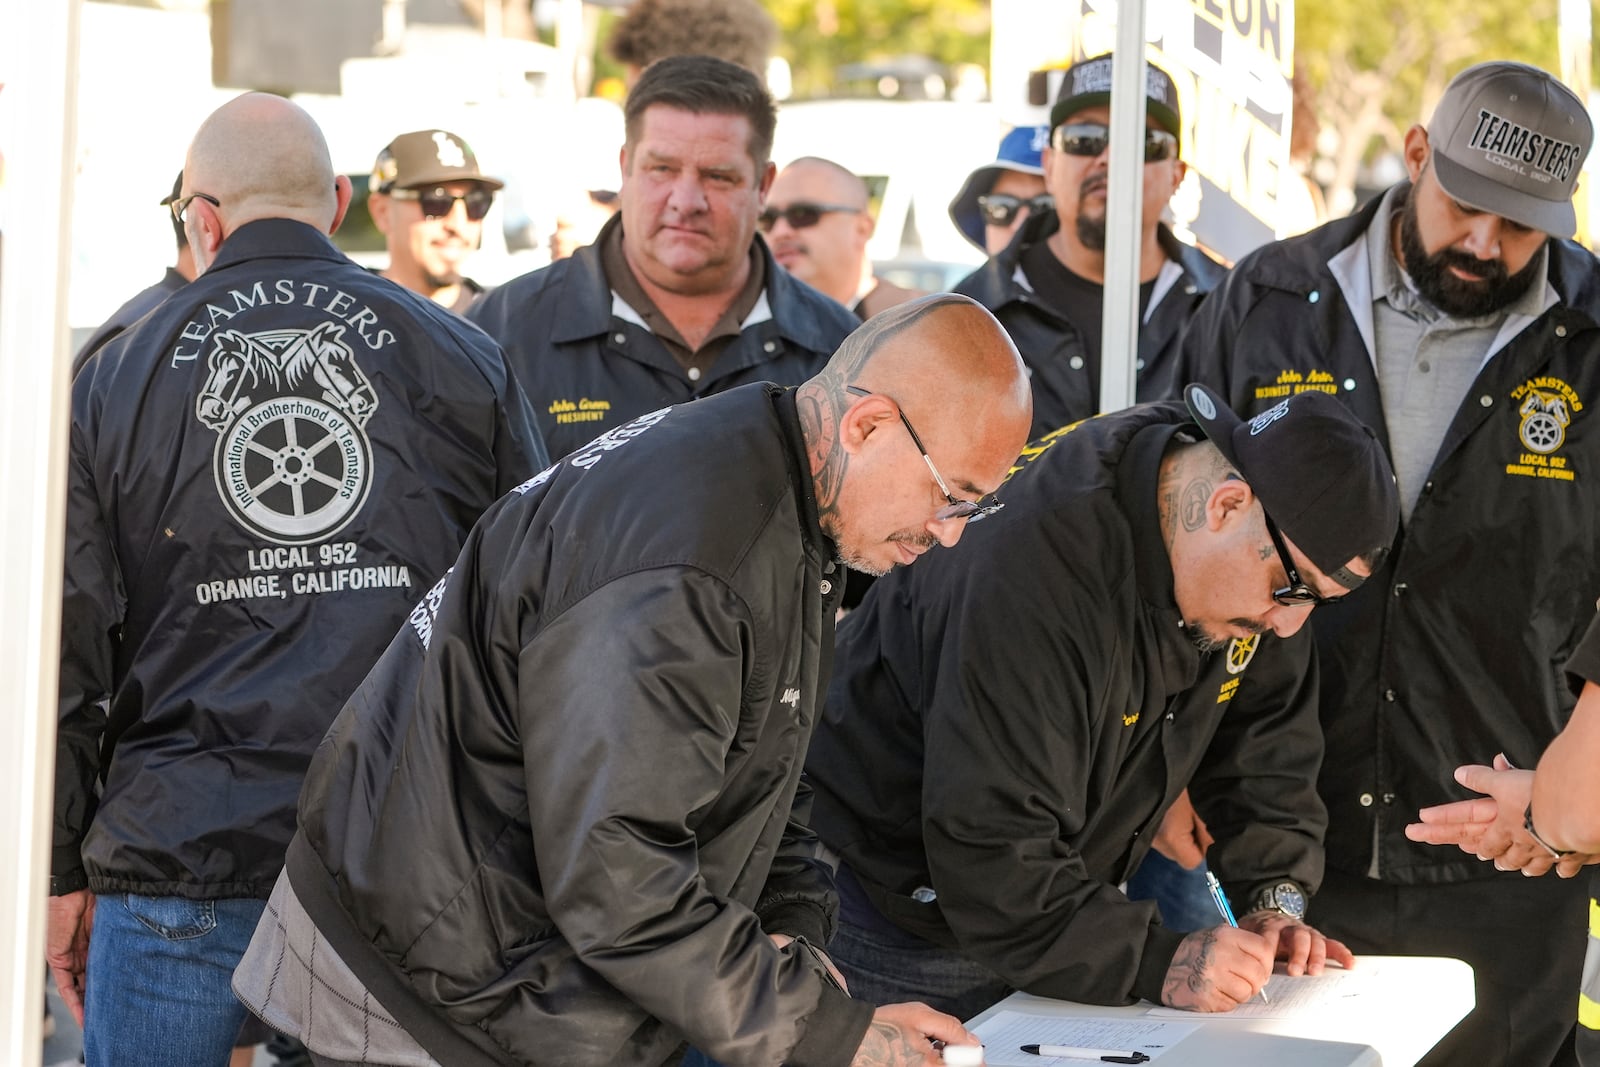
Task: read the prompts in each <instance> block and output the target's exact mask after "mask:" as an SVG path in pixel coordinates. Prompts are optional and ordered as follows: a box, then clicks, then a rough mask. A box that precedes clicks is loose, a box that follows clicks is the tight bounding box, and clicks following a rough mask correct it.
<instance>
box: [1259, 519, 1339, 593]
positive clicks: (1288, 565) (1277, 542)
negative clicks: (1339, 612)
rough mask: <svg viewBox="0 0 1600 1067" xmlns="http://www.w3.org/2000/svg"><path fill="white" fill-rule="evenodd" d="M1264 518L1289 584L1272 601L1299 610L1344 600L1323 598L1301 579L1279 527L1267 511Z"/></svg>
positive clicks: (1276, 591) (1275, 591) (1279, 590)
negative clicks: (1313, 605) (1306, 606)
mask: <svg viewBox="0 0 1600 1067" xmlns="http://www.w3.org/2000/svg"><path fill="white" fill-rule="evenodd" d="M1261 515H1262V518H1264V519H1266V520H1267V535H1268V536H1269V537H1271V538H1272V547H1273V548H1275V549H1277V550H1278V562H1279V563H1282V564H1283V573H1284V577H1285V578H1286V579H1287V580H1288V582H1289V584H1288V585H1286V586H1284V587H1283V588H1281V589H1274V590H1273V591H1272V599H1273V600H1276V601H1277V602H1278V603H1280V604H1282V605H1283V606H1284V607H1286V608H1298V607H1302V606H1304V605H1306V604H1337V603H1338V602H1339V601H1341V600H1343V599H1344V595H1343V594H1340V595H1339V596H1323V595H1322V594H1321V593H1319V592H1317V591H1316V590H1315V589H1313V588H1311V586H1309V585H1307V584H1306V583H1305V582H1304V581H1302V580H1301V578H1300V570H1299V568H1297V567H1296V566H1295V565H1294V560H1293V559H1291V558H1290V557H1289V549H1288V546H1286V545H1285V544H1284V543H1283V534H1281V533H1279V532H1278V526H1277V524H1276V523H1274V522H1273V521H1272V517H1271V516H1270V515H1268V514H1267V513H1266V512H1265V511H1263V512H1262V513H1261Z"/></svg>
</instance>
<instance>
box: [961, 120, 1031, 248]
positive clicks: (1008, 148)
mask: <svg viewBox="0 0 1600 1067" xmlns="http://www.w3.org/2000/svg"><path fill="white" fill-rule="evenodd" d="M1049 143H1050V127H1048V126H1018V127H1017V128H1016V129H1014V130H1012V131H1011V132H1010V133H1008V134H1006V135H1005V136H1004V137H1003V138H1001V139H1000V150H999V151H998V152H997V153H996V154H995V160H994V162H993V163H988V164H985V165H984V166H981V167H979V168H978V169H977V170H975V171H973V172H972V173H971V174H969V175H967V180H966V182H965V183H963V184H962V186H961V191H960V192H959V193H957V194H956V197H955V199H954V200H952V201H950V221H951V222H953V223H955V224H956V229H958V230H960V231H961V236H963V237H965V238H966V239H967V241H968V242H970V243H971V244H972V245H973V246H974V247H976V248H977V249H978V251H980V252H983V251H984V250H985V247H986V246H985V245H984V243H983V212H982V211H981V210H979V208H978V197H980V196H987V195H989V190H990V189H993V188H994V183H995V182H997V181H999V180H1000V175H1001V174H1003V173H1005V172H1006V171H1008V170H1009V171H1015V172H1016V173H1018V174H1038V175H1042V174H1044V159H1043V156H1044V149H1045V146H1046V145H1048V144H1049Z"/></svg>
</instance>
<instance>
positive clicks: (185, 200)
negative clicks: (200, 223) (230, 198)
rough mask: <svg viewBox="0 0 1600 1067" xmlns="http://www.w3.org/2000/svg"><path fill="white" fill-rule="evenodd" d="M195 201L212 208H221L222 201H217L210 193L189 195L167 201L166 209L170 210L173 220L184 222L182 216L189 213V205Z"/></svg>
mask: <svg viewBox="0 0 1600 1067" xmlns="http://www.w3.org/2000/svg"><path fill="white" fill-rule="evenodd" d="M195 200H204V201H205V202H206V203H208V204H210V205H211V206H212V207H221V206H222V201H221V200H218V199H217V198H216V197H214V196H212V195H211V194H210V193H190V194H189V195H188V196H181V197H179V198H178V199H176V200H170V201H168V202H167V207H169V208H171V209H172V217H173V218H175V219H177V220H178V221H179V222H185V221H187V220H186V219H185V218H184V216H185V215H187V214H188V213H189V204H190V203H191V202H192V201H195Z"/></svg>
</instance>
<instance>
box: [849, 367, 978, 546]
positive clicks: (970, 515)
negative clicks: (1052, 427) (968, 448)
mask: <svg viewBox="0 0 1600 1067" xmlns="http://www.w3.org/2000/svg"><path fill="white" fill-rule="evenodd" d="M844 389H845V392H847V393H854V394H855V395H856V396H871V395H872V390H871V389H862V388H861V387H860V386H855V385H847V386H845V387H844ZM884 396H885V397H886V398H887V399H889V400H891V401H893V403H894V409H895V411H897V412H899V413H900V422H901V423H902V424H903V425H904V426H905V428H906V433H908V434H910V435H911V443H912V444H914V445H916V446H917V451H918V452H920V453H922V462H924V463H926V464H927V465H928V473H929V474H932V475H933V484H934V485H937V486H938V487H939V492H941V493H943V494H944V498H945V499H946V500H948V501H950V503H948V504H946V505H945V506H944V507H942V508H939V509H938V510H936V511H935V512H934V513H933V517H934V518H935V519H937V520H939V521H940V522H948V521H949V520H950V519H966V520H967V521H968V522H978V521H980V520H982V519H987V518H988V517H989V516H990V515H993V514H994V513H995V512H997V511H999V510H1000V509H1001V508H1003V507H1005V505H1004V504H1002V503H1000V501H998V500H996V501H994V502H993V503H990V504H980V503H978V502H977V501H976V500H959V499H957V498H956V495H955V494H954V493H952V492H951V491H950V487H949V486H948V485H946V484H945V482H944V479H943V478H942V477H940V475H939V468H938V467H935V466H934V465H933V460H932V459H930V458H929V457H928V450H927V448H926V447H924V446H923V444H922V438H920V437H918V436H917V429H916V427H915V426H912V425H911V420H910V419H908V418H906V409H905V408H903V407H901V406H900V402H899V401H898V400H895V399H894V398H893V397H890V396H888V394H884Z"/></svg>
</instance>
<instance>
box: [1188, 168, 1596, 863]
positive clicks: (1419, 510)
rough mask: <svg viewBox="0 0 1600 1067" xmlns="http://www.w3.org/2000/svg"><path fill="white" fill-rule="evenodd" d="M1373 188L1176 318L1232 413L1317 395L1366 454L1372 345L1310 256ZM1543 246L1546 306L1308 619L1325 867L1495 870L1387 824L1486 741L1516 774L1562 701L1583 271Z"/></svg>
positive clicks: (1586, 613) (1578, 600)
mask: <svg viewBox="0 0 1600 1067" xmlns="http://www.w3.org/2000/svg"><path fill="white" fill-rule="evenodd" d="M1381 203H1382V197H1379V198H1376V199H1374V200H1373V202H1372V203H1371V204H1370V205H1368V207H1367V208H1366V209H1365V210H1363V211H1361V212H1360V213H1358V214H1357V215H1355V216H1353V217H1351V218H1349V219H1343V220H1340V221H1338V222H1332V223H1329V224H1327V225H1326V226H1323V227H1321V228H1319V229H1316V230H1313V231H1311V232H1310V233H1308V234H1304V235H1302V236H1300V237H1294V238H1290V239H1289V240H1287V241H1283V242H1280V243H1278V244H1275V245H1268V246H1266V247H1265V248H1262V249H1259V250H1257V251H1256V252H1254V253H1252V254H1251V255H1249V256H1247V257H1245V258H1244V259H1242V260H1240V262H1239V265H1238V266H1237V267H1235V268H1234V271H1233V273H1232V274H1231V275H1230V276H1229V278H1228V281H1227V282H1226V283H1225V284H1224V285H1223V286H1222V287H1221V288H1220V289H1218V290H1217V292H1216V293H1214V294H1213V295H1212V296H1211V297H1210V299H1208V300H1207V301H1206V303H1205V304H1204V305H1202V306H1201V308H1200V311H1199V312H1198V313H1197V314H1196V316H1195V318H1194V319H1193V321H1192V322H1191V323H1190V326H1189V332H1188V335H1187V336H1186V338H1185V343H1184V360H1185V365H1186V367H1187V368H1188V372H1189V375H1190V377H1191V378H1192V379H1193V380H1197V381H1203V382H1205V383H1207V384H1209V385H1211V386H1213V387H1214V388H1216V389H1217V390H1218V391H1219V392H1221V393H1222V395H1223V396H1225V397H1226V398H1227V399H1228V401H1229V403H1230V404H1232V406H1233V408H1234V410H1236V411H1238V412H1239V414H1241V415H1243V416H1245V417H1246V418H1248V417H1249V416H1250V415H1252V414H1254V413H1256V412H1259V411H1261V410H1263V409H1264V408H1267V407H1270V406H1272V405H1273V404H1275V403H1277V402H1278V401H1279V400H1281V399H1282V398H1283V397H1285V396H1288V395H1290V394H1291V393H1293V392H1297V391H1299V390H1302V389H1324V390H1326V391H1328V392H1331V393H1333V394H1334V395H1336V396H1338V397H1339V399H1341V400H1343V401H1344V402H1345V403H1346V404H1348V405H1349V406H1350V409H1351V410H1352V411H1354V412H1355V413H1356V415H1357V416H1358V417H1359V418H1360V419H1361V420H1362V421H1363V422H1365V423H1366V424H1367V425H1368V426H1371V427H1372V428H1373V429H1374V430H1375V431H1376V432H1377V434H1378V436H1379V437H1380V438H1381V439H1382V440H1383V441H1384V447H1385V448H1387V447H1388V430H1387V419H1386V416H1385V414H1384V410H1383V404H1382V399H1381V396H1380V393H1379V389H1378V382H1377V377H1376V375H1375V373H1374V371H1373V362H1372V357H1371V356H1370V355H1369V354H1368V350H1367V346H1366V342H1365V341H1363V340H1362V337H1361V332H1360V329H1359V327H1358V324H1357V320H1356V318H1355V316H1354V315H1353V314H1352V311H1351V304H1350V302H1349V299H1348V298H1347V296H1346V294H1345V293H1344V291H1343V289H1342V288H1341V286H1340V284H1339V282H1338V281H1337V280H1336V278H1335V275H1334V273H1333V271H1332V269H1331V268H1330V266H1329V263H1330V260H1333V259H1334V258H1335V257H1336V256H1339V255H1341V254H1345V253H1347V250H1349V249H1350V248H1351V246H1352V245H1353V244H1354V243H1355V242H1356V240H1357V239H1358V238H1360V237H1361V235H1362V234H1364V233H1365V232H1366V230H1367V227H1368V225H1369V224H1370V223H1371V221H1372V218H1373V215H1374V214H1375V213H1376V212H1377V210H1378V207H1379V205H1380V204H1381ZM1549 251H1550V268H1549V280H1550V284H1551V285H1552V286H1553V287H1554V290H1555V294H1556V297H1557V299H1556V301H1555V302H1554V304H1553V305H1552V306H1551V307H1549V308H1548V310H1546V311H1545V313H1544V314H1543V315H1541V316H1539V317H1538V318H1537V319H1535V320H1534V321H1532V322H1530V323H1527V324H1526V325H1525V326H1524V327H1523V328H1522V329H1521V331H1520V332H1519V333H1517V334H1516V336H1515V337H1514V338H1512V339H1511V340H1510V341H1509V343H1507V344H1506V345H1505V347H1504V348H1502V349H1501V350H1500V351H1499V352H1498V353H1497V354H1496V355H1495V356H1493V358H1491V359H1490V360H1489V361H1488V362H1487V364H1486V365H1485V366H1484V367H1483V368H1482V369H1481V370H1480V371H1479V372H1478V378H1477V380H1476V381H1475V382H1474V383H1473V385H1472V388H1471V389H1470V390H1468V392H1467V395H1466V396H1465V397H1464V398H1462V401H1461V406H1460V407H1459V408H1458V409H1457V411H1456V414H1455V419H1454V422H1453V423H1452V424H1451V426H1450V429H1449V431H1448V432H1447V433H1446V434H1445V438H1444V442H1443V444H1442V445H1441V447H1440V451H1439V455H1438V457H1437V458H1436V459H1435V460H1434V465H1433V469H1432V471H1431V472H1430V473H1429V475H1428V480H1427V481H1426V482H1425V483H1424V485H1423V486H1422V491H1421V495H1420V496H1419V498H1418V500H1417V504H1416V507H1415V509H1414V510H1413V511H1412V513H1411V518H1410V519H1409V520H1408V521H1405V522H1403V523H1402V525H1401V529H1400V536H1399V538H1398V539H1397V541H1396V544H1395V549H1394V551H1393V552H1392V553H1391V554H1390V556H1389V558H1388V560H1387V561H1386V564H1385V565H1384V566H1383V567H1382V568H1380V569H1379V570H1378V572H1377V574H1375V575H1373V577H1372V578H1371V579H1369V580H1368V581H1367V582H1366V583H1365V584H1364V585H1363V586H1362V587H1361V588H1360V589H1359V590H1357V591H1356V592H1355V593H1353V594H1351V595H1350V596H1349V597H1347V598H1346V599H1345V600H1344V602H1343V603H1340V604H1336V605H1333V606H1330V607H1325V608H1318V609H1317V610H1316V612H1315V614H1314V615H1313V617H1312V626H1313V628H1314V629H1315V631H1316V638H1317V645H1318V648H1319V649H1320V651H1321V663H1322V672H1323V691H1322V721H1323V729H1324V730H1325V732H1326V734H1327V745H1328V756H1327V759H1326V761H1325V762H1324V764H1323V769H1322V779H1321V792H1322V796H1323V799H1324V800H1326V801H1327V804H1328V840H1327V849H1328V863H1329V865H1330V866H1333V867H1336V868H1338V869H1339V870H1342V871H1347V872H1349V873H1352V874H1366V873H1367V872H1368V870H1369V869H1370V867H1371V865H1372V864H1373V863H1374V862H1376V866H1377V871H1378V876H1379V877H1380V878H1383V879H1385V880H1387V881H1392V882H1398V883H1404V884H1414V883H1428V882H1455V881H1463V880H1468V879H1477V878H1493V877H1497V874H1496V872H1495V870H1494V868H1493V867H1492V866H1491V865H1490V864H1487V863H1483V862H1481V861H1480V860H1478V859H1476V858H1474V857H1472V856H1468V855H1465V854H1463V853H1462V852H1460V851H1458V850H1456V849H1444V848H1440V847H1438V846H1437V845H1425V844H1419V843H1417V842H1415V841H1410V840H1407V838H1406V836H1405V825H1406V823H1408V822H1412V821H1414V820H1415V818H1416V813H1417V809H1418V808H1421V807H1426V806H1428V805H1431V804H1441V803H1444V802H1446V801H1451V800H1459V799H1461V798H1462V797H1463V796H1464V795H1465V791H1464V790H1462V788H1461V787H1460V786H1459V785H1457V784H1456V782H1455V780H1454V778H1453V777H1452V772H1453V771H1454V769H1455V768H1456V767H1457V766H1458V765H1460V764H1462V763H1471V762H1473V761H1476V760H1483V759H1487V758H1489V756H1491V755H1492V754H1494V753H1496V752H1504V753H1505V754H1506V756H1507V757H1508V758H1509V759H1510V760H1511V762H1512V763H1514V764H1515V765H1516V766H1519V767H1532V766H1533V765H1534V763H1535V762H1536V761H1537V760H1538V758H1539V754H1540V753H1541V752H1543V751H1544V748H1545V745H1547V744H1548V743H1549V742H1550V739H1551V738H1552V737H1554V736H1555V734H1556V733H1557V731H1559V730H1560V728H1561V727H1562V726H1563V725H1564V724H1565V723H1566V721H1567V717H1568V715H1569V714H1570V713H1571V709H1572V705H1573V695H1572V692H1571V690H1570V689H1569V688H1568V686H1567V684H1566V679H1565V676H1564V673H1563V666H1564V664H1565V663H1566V660H1567V657H1568V656H1569V655H1570V654H1571V652H1572V650H1573V648H1575V647H1576V645H1577V643H1578V639H1579V638H1580V637H1581V636H1582V634H1583V631H1584V627H1585V626H1586V625H1587V624H1588V621H1589V619H1590V618H1591V617H1592V616H1593V614H1594V608H1593V605H1594V602H1595V597H1596V595H1600V553H1597V552H1596V551H1595V544H1596V541H1597V536H1600V419H1597V418H1596V415H1595V412H1596V411H1597V410H1600V407H1597V405H1600V276H1597V273H1596V263H1595V258H1594V257H1593V256H1592V255H1590V254H1589V253H1588V252H1587V251H1585V250H1584V249H1583V248H1581V247H1580V246H1578V245H1576V244H1574V243H1573V242H1571V241H1551V242H1550V244H1549ZM1363 257H1364V253H1363ZM1363 268H1364V259H1363ZM1363 302H1364V303H1365V304H1367V306H1369V307H1370V294H1369V295H1368V296H1367V297H1365V298H1363ZM1365 317H1366V319H1367V320H1368V321H1370V317H1371V316H1370V311H1366V312H1365ZM1375 843H1376V854H1375V855H1374V844H1375Z"/></svg>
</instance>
